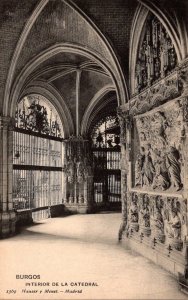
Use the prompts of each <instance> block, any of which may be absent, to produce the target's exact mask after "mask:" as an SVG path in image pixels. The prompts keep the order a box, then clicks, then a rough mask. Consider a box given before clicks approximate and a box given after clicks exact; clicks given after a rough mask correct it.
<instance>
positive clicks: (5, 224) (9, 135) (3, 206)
mask: <svg viewBox="0 0 188 300" xmlns="http://www.w3.org/2000/svg"><path fill="white" fill-rule="evenodd" d="M13 124H14V123H13V119H12V118H10V117H0V141H1V143H0V149H1V150H0V153H1V154H0V225H1V226H0V237H7V236H9V235H12V234H14V233H15V222H16V214H15V211H14V209H13V200H12V183H13V182H12V181H13V180H12V179H13Z"/></svg>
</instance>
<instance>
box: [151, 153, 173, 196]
mask: <svg viewBox="0 0 188 300" xmlns="http://www.w3.org/2000/svg"><path fill="white" fill-rule="evenodd" d="M154 167H155V176H154V180H153V189H155V188H157V187H158V188H160V189H162V190H163V191H164V190H166V189H168V188H169V186H170V179H169V175H168V169H167V167H166V162H165V158H164V157H159V156H158V158H157V160H156V162H155V165H154Z"/></svg>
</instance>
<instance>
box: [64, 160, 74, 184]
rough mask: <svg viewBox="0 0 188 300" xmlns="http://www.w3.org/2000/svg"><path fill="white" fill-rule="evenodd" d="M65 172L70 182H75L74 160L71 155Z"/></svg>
mask: <svg viewBox="0 0 188 300" xmlns="http://www.w3.org/2000/svg"><path fill="white" fill-rule="evenodd" d="M65 173H66V176H67V180H68V182H70V183H73V182H74V162H73V160H72V159H71V158H70V157H68V159H67V165H66V167H65Z"/></svg>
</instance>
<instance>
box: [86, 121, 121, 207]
mask: <svg viewBox="0 0 188 300" xmlns="http://www.w3.org/2000/svg"><path fill="white" fill-rule="evenodd" d="M119 134H120V130H119V123H118V120H117V118H116V117H114V116H111V117H106V118H105V119H104V120H103V122H100V123H98V126H97V125H96V126H95V128H94V130H93V133H92V137H93V141H92V142H93V148H92V153H93V165H94V201H95V203H96V205H97V206H98V208H99V209H109V210H115V209H121V171H120V156H121V152H120V145H119V143H120V140H119Z"/></svg>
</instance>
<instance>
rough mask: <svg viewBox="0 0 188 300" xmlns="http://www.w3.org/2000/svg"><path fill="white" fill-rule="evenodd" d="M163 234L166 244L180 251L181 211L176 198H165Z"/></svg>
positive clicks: (181, 244)
mask: <svg viewBox="0 0 188 300" xmlns="http://www.w3.org/2000/svg"><path fill="white" fill-rule="evenodd" d="M164 217H165V218H164V222H165V233H166V237H167V241H168V243H169V244H170V245H171V246H172V247H174V248H175V249H176V250H178V251H181V250H182V247H183V242H182V238H181V237H182V224H183V222H182V221H183V220H182V211H181V205H180V202H179V201H177V199H176V198H167V202H166V209H165V214H164Z"/></svg>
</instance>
